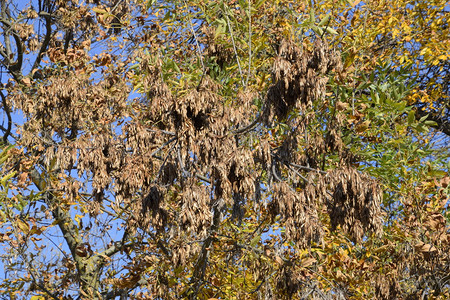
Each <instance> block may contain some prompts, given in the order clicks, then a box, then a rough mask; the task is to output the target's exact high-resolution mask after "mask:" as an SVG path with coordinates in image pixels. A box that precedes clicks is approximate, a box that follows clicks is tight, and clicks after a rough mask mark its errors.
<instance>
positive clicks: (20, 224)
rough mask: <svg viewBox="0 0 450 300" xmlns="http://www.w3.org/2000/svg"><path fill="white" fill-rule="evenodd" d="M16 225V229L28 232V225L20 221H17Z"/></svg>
mask: <svg viewBox="0 0 450 300" xmlns="http://www.w3.org/2000/svg"><path fill="white" fill-rule="evenodd" d="M16 224H17V227H19V229H20V230H21V231H22V232H24V233H28V231H29V230H30V226H28V224H27V223H25V222H24V221H22V220H21V219H17V221H16Z"/></svg>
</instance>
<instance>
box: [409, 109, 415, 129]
mask: <svg viewBox="0 0 450 300" xmlns="http://www.w3.org/2000/svg"><path fill="white" fill-rule="evenodd" d="M415 119H416V112H415V111H414V110H410V111H409V113H408V124H409V125H411V124H412V123H414V120H415Z"/></svg>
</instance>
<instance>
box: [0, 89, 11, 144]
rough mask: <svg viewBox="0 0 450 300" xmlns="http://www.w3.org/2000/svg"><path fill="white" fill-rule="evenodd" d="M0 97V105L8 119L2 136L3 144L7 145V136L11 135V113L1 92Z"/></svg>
mask: <svg viewBox="0 0 450 300" xmlns="http://www.w3.org/2000/svg"><path fill="white" fill-rule="evenodd" d="M0 96H1V97H2V105H3V109H4V111H5V113H6V117H7V118H8V127H7V128H5V129H6V130H5V134H4V135H3V144H6V143H8V136H9V135H10V134H11V127H12V118H11V111H10V109H9V106H8V103H7V102H6V97H5V95H3V92H0Z"/></svg>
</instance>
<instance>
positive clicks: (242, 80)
mask: <svg viewBox="0 0 450 300" xmlns="http://www.w3.org/2000/svg"><path fill="white" fill-rule="evenodd" d="M224 14H225V18H226V19H227V25H228V28H230V35H231V42H232V43H233V50H234V55H235V56H236V60H237V64H238V68H239V74H240V75H241V82H242V86H245V82H244V76H243V75H242V68H241V63H240V61H239V55H238V53H237V49H236V43H235V42H234V35H233V29H232V28H231V24H230V19H229V18H228V14H227V12H226V11H224Z"/></svg>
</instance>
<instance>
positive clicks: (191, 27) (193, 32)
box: [183, 0, 205, 71]
mask: <svg viewBox="0 0 450 300" xmlns="http://www.w3.org/2000/svg"><path fill="white" fill-rule="evenodd" d="M183 2H184V5H185V6H186V8H187V9H189V6H188V5H187V3H186V0H183ZM187 16H188V21H189V29H190V30H191V32H192V34H193V35H194V40H195V44H196V46H197V51H198V57H199V58H200V62H201V63H202V70H203V71H205V64H204V63H203V53H202V49H201V48H200V44H199V42H198V38H197V34H196V33H195V30H194V26H192V19H191V13H190V11H189V13H188V14H187Z"/></svg>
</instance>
